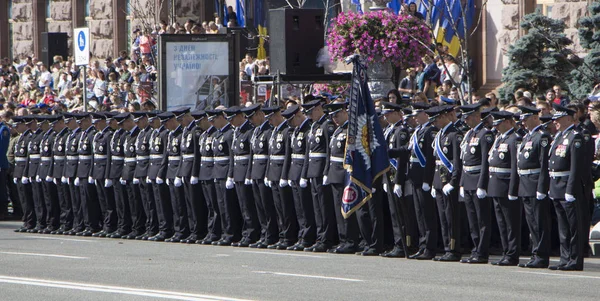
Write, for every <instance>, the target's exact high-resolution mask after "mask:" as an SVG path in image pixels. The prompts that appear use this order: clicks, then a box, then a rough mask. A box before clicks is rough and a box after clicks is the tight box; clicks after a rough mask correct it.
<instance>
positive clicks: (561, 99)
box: [552, 85, 571, 106]
mask: <svg viewBox="0 0 600 301" xmlns="http://www.w3.org/2000/svg"><path fill="white" fill-rule="evenodd" d="M552 90H554V94H555V96H556V98H555V99H554V103H556V104H559V105H561V106H566V105H568V104H569V103H570V102H571V100H570V99H569V97H568V96H567V95H564V94H562V88H561V86H560V85H554V87H553V88H552Z"/></svg>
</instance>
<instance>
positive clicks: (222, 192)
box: [206, 108, 242, 246]
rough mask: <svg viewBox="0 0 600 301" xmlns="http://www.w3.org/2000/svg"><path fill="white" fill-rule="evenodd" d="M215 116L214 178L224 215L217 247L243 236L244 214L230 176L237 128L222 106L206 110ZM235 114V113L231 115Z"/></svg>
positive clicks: (216, 243)
mask: <svg viewBox="0 0 600 301" xmlns="http://www.w3.org/2000/svg"><path fill="white" fill-rule="evenodd" d="M206 113H207V114H208V115H209V116H211V117H213V116H214V118H213V119H212V120H211V122H212V125H213V126H214V127H216V128H217V132H216V133H215V135H214V137H213V140H212V150H213V160H214V166H213V179H214V180H215V190H216V192H217V202H218V205H219V213H220V214H221V228H222V234H221V239H220V240H219V241H215V242H213V243H212V244H213V245H215V246H230V245H231V244H232V243H234V242H237V241H239V240H240V238H241V225H240V223H241V222H242V221H241V214H240V209H239V206H238V204H237V196H236V193H235V189H234V188H235V183H234V181H233V179H231V178H229V179H228V174H229V163H230V161H231V160H233V155H232V153H231V143H232V141H233V128H232V126H231V124H229V122H227V119H226V118H225V115H224V112H223V109H222V108H219V109H215V110H210V111H206ZM229 116H233V115H229Z"/></svg>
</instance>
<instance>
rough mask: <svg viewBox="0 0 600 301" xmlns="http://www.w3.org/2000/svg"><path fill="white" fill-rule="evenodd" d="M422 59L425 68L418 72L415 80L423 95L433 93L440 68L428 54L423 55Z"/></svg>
mask: <svg viewBox="0 0 600 301" xmlns="http://www.w3.org/2000/svg"><path fill="white" fill-rule="evenodd" d="M422 61H423V64H425V68H424V69H423V72H421V74H419V78H418V80H417V82H418V89H419V91H423V92H424V93H425V95H429V94H433V91H435V87H436V83H438V82H439V81H440V69H439V68H438V66H437V65H436V64H435V62H434V61H433V59H432V58H431V57H430V56H428V55H426V56H424V57H423V59H422Z"/></svg>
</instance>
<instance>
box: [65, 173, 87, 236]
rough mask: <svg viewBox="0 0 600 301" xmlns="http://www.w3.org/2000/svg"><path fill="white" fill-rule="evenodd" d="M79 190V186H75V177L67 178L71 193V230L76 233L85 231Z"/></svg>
mask: <svg viewBox="0 0 600 301" xmlns="http://www.w3.org/2000/svg"><path fill="white" fill-rule="evenodd" d="M86 181H87V179H86ZM80 185H81V184H80ZM80 190H81V186H75V177H73V178H69V191H70V193H71V205H72V208H73V230H74V231H76V232H81V231H83V230H85V223H84V218H83V208H82V206H81V191H80Z"/></svg>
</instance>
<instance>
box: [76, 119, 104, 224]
mask: <svg viewBox="0 0 600 301" xmlns="http://www.w3.org/2000/svg"><path fill="white" fill-rule="evenodd" d="M86 118H89V115H87V114H86ZM97 132H98V131H97V130H96V128H95V127H94V126H92V125H90V127H88V128H87V129H86V130H84V131H83V133H82V135H81V138H80V139H79V143H78V155H79V162H78V167H77V178H76V179H75V180H77V179H79V194H80V195H81V208H82V210H83V218H84V224H85V230H84V231H83V232H79V233H77V235H78V236H92V234H94V233H96V232H99V231H101V228H102V225H101V215H102V212H101V209H100V203H99V202H98V194H97V193H96V185H95V181H94V180H93V178H92V166H93V162H94V150H93V145H94V136H95V135H96V133H97Z"/></svg>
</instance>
